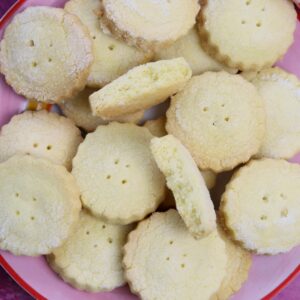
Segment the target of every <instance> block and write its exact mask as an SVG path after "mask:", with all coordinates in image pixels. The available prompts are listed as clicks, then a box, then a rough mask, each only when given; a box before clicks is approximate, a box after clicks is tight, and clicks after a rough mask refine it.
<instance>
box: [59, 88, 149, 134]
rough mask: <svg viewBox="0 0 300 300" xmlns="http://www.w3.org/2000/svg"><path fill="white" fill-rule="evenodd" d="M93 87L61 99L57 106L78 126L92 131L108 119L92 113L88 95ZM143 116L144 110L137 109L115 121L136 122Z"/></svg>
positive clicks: (106, 122)
mask: <svg viewBox="0 0 300 300" xmlns="http://www.w3.org/2000/svg"><path fill="white" fill-rule="evenodd" d="M94 92H95V90H94V89H90V88H86V89H84V90H83V91H81V92H80V93H79V94H77V95H76V96H75V97H73V98H71V99H68V100H66V101H63V102H62V103H61V104H60V105H59V107H60V108H61V110H62V112H63V113H64V115H66V116H67V117H68V118H70V119H71V120H73V121H74V122H75V124H76V125H77V126H78V127H81V128H83V129H84V130H86V131H88V132H90V131H94V130H95V129H96V128H97V127H98V126H99V125H105V124H108V122H109V121H108V120H103V119H102V118H100V117H96V116H93V115H92V110H91V107H90V103H89V96H90V95H91V94H92V93H94ZM143 116H144V111H138V112H136V113H134V114H129V115H125V116H120V117H118V118H115V121H118V122H121V123H138V122H140V121H141V119H142V118H143Z"/></svg>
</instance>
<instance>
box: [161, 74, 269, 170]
mask: <svg viewBox="0 0 300 300" xmlns="http://www.w3.org/2000/svg"><path fill="white" fill-rule="evenodd" d="M166 129H167V131H168V132H169V133H170V134H172V135H174V136H175V137H177V138H178V139H179V140H180V141H181V142H182V143H183V144H184V145H185V146H186V147H187V148H188V150H189V151H190V152H191V154H192V156H193V158H194V159H195V161H196V163H197V165H198V166H199V168H200V169H202V170H206V169H210V170H212V171H214V172H216V173H218V172H221V171H225V170H230V169H233V168H234V167H236V166H237V165H238V164H240V163H243V162H246V161H248V160H249V159H250V157H251V156H253V155H255V154H256V153H258V151H259V149H260V147H261V145H262V142H263V138H264V135H265V112H264V107H263V101H262V99H261V97H260V95H259V94H258V91H257V90H256V88H255V87H254V86H253V85H252V84H251V83H249V82H248V81H246V80H245V79H243V78H242V77H241V76H239V75H231V74H228V73H226V72H206V73H204V74H202V75H200V76H195V77H193V78H192V79H191V80H190V81H189V82H188V84H187V85H186V87H185V88H184V90H183V91H181V92H179V93H178V94H177V95H176V96H174V97H173V98H172V100H171V105H170V108H169V110H168V111H167V124H166Z"/></svg>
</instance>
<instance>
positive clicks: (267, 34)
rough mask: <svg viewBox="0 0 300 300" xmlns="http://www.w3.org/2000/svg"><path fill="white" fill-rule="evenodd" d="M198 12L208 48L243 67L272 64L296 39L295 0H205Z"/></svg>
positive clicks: (220, 57) (216, 56)
mask: <svg viewBox="0 0 300 300" xmlns="http://www.w3.org/2000/svg"><path fill="white" fill-rule="evenodd" d="M203 2H204V3H203V7H202V8H201V11H200V13H199V16H198V26H199V33H200V38H201V42H202V46H203V47H204V49H205V50H206V51H207V52H208V53H209V54H210V55H212V56H213V57H214V58H216V59H217V60H218V61H220V62H221V63H225V64H227V65H228V66H229V67H232V68H237V69H239V70H242V71H246V70H258V69H262V68H264V67H270V66H272V65H273V64H274V63H275V62H276V61H277V60H278V59H279V58H280V57H281V56H283V54H285V52H286V51H287V49H288V48H289V46H290V45H291V44H292V42H293V34H294V31H295V29H296V23H297V17H296V12H295V9H294V7H293V3H292V2H291V1H286V0H265V1H251V0H248V1H241V0H221V1H218V0H205V1H203Z"/></svg>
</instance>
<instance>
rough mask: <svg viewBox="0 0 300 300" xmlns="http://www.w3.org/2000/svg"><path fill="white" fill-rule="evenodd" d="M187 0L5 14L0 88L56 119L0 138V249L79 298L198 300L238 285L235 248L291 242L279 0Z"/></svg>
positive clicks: (291, 21) (24, 120) (291, 16)
mask: <svg viewBox="0 0 300 300" xmlns="http://www.w3.org/2000/svg"><path fill="white" fill-rule="evenodd" d="M200 2H201V5H200V3H198V1H197V0H171V1H168V0H160V1H154V0H70V1H68V2H67V3H66V4H65V7H64V9H62V8H53V7H29V8H27V9H25V10H24V11H23V12H21V13H19V14H17V15H16V16H15V17H14V18H13V19H12V20H11V22H10V24H9V25H8V26H7V28H6V30H5V33H4V37H3V39H2V41H1V45H0V47H1V49H0V70H1V73H2V74H3V75H4V76H5V80H6V82H7V83H8V84H9V85H10V86H11V87H12V88H13V89H14V91H15V92H16V93H18V94H20V95H23V96H24V97H25V98H27V99H29V100H35V101H39V102H44V103H52V104H57V105H58V106H59V107H60V109H61V111H62V113H63V114H64V115H65V116H62V115H59V114H57V113H54V112H47V111H45V110H42V111H35V112H32V111H25V112H23V113H22V114H19V115H16V116H14V117H13V118H12V119H11V121H10V122H9V123H8V124H6V125H5V126H3V127H2V129H1V134H0V248H1V249H2V250H7V251H10V252H11V253H13V254H15V255H29V256H37V255H46V258H47V261H48V263H49V265H50V267H51V268H52V269H53V270H54V271H55V272H57V273H58V274H59V276H61V277H62V278H63V280H65V281H66V282H67V283H69V284H70V285H72V286H74V287H75V288H78V289H81V290H85V291H90V292H99V291H110V290H113V289H114V288H116V287H119V286H122V285H123V284H125V283H126V282H127V283H128V284H129V286H130V289H131V291H132V292H133V293H135V294H137V295H139V296H140V297H141V299H149V300H151V299H153V300H154V299H158V300H166V299H172V300H173V299H180V300H181V299H200V298H201V299H203V300H205V299H228V298H229V297H230V296H231V295H232V294H234V293H235V292H236V291H237V290H239V289H240V288H241V286H242V284H243V283H244V282H245V281H246V279H247V277H248V273H249V270H250V267H251V253H256V254H262V255H274V254H278V253H283V252H287V251H289V250H290V249H292V248H293V247H295V246H297V245H299V244H300V166H299V165H297V164H292V163H290V162H288V161H287V160H288V159H290V158H292V157H293V156H294V155H295V154H296V153H297V152H299V151H300V122H299V120H300V82H299V80H298V79H297V78H296V77H295V76H294V75H292V74H289V73H288V72H286V71H284V70H282V69H280V68H278V67H273V65H274V64H275V63H276V62H277V61H278V60H279V59H280V58H281V57H282V56H283V55H284V54H285V52H286V51H287V49H288V48H289V46H290V45H291V44H292V42H293V33H294V30H295V27H296V13H295V10H294V7H293V4H292V1H289V0H256V1H254V0H242V1H241V0H221V1H220V0H204V1H200ZM169 98H171V100H170V105H169V108H168V109H167V112H166V114H165V115H161V117H160V118H158V119H155V120H148V121H147V122H143V116H144V113H145V111H146V110H148V109H150V108H152V107H154V106H155V105H158V104H160V103H163V102H166V101H167V100H168V99H169ZM79 128H80V129H81V130H80V129H79ZM224 171H232V172H233V176H232V178H231V179H230V181H229V183H228V184H227V185H226V188H225V192H224V193H223V195H222V196H221V199H212V197H211V194H210V191H209V190H210V189H212V188H213V187H214V185H215V182H216V177H217V174H219V173H221V172H224ZM217 202H220V205H219V206H218V205H216V203H217ZM199 297H200V298H199Z"/></svg>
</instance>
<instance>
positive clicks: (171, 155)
mask: <svg viewBox="0 0 300 300" xmlns="http://www.w3.org/2000/svg"><path fill="white" fill-rule="evenodd" d="M151 151H152V154H153V156H154V159H155V161H156V163H157V165H158V167H159V169H160V170H161V171H162V173H163V174H164V175H165V177H166V181H167V186H168V187H169V189H170V190H171V191H172V192H173V195H174V198H175V203H176V208H177V210H178V212H179V214H180V216H181V217H182V219H183V221H184V223H185V224H186V226H187V228H188V230H189V232H190V233H191V234H192V235H193V237H194V238H195V239H200V238H203V237H204V236H207V235H209V234H210V233H211V232H212V231H214V230H215V229H216V213H215V210H214V205H213V203H212V201H211V198H210V195H209V191H208V189H207V187H206V184H205V181H204V179H203V177H202V175H201V173H200V171H199V169H198V168H197V165H196V163H195V162H194V160H193V159H192V157H191V155H190V153H189V152H188V150H187V149H186V148H185V147H184V146H183V145H182V144H181V143H180V142H179V141H178V140H177V139H176V138H174V136H172V135H166V136H165V137H162V138H154V139H152V141H151Z"/></svg>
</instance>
